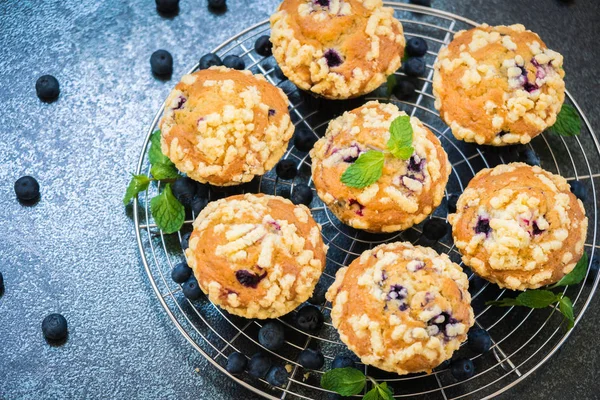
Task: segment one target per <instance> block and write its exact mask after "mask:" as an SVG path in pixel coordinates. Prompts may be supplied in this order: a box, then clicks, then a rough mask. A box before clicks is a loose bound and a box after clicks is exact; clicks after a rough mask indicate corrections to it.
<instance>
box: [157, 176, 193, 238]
mask: <svg viewBox="0 0 600 400" xmlns="http://www.w3.org/2000/svg"><path fill="white" fill-rule="evenodd" d="M150 211H151V212H152V217H154V222H156V226H158V227H159V228H160V229H161V230H162V231H164V232H165V233H174V232H177V231H178V230H179V229H180V228H181V226H182V225H183V222H184V221H185V208H184V207H183V205H182V204H181V203H180V202H179V201H178V200H177V199H176V198H175V196H173V192H172V191H171V184H169V183H167V185H166V186H165V189H164V190H163V191H162V192H161V194H159V195H158V196H155V197H154V198H153V199H152V200H150Z"/></svg>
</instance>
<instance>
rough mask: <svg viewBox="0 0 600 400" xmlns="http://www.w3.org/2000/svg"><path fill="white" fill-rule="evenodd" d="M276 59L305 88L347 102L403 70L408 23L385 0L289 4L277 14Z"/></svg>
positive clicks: (300, 0) (273, 18)
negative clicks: (404, 23)
mask: <svg viewBox="0 0 600 400" xmlns="http://www.w3.org/2000/svg"><path fill="white" fill-rule="evenodd" d="M271 42H272V43H273V55H274V56H275V59H276V60H277V63H278V64H279V66H280V67H281V70H282V71H283V73H284V74H285V75H286V76H287V77H288V78H289V79H290V81H292V82H293V83H294V84H296V85H297V86H298V87H300V88H301V89H304V90H310V91H311V92H313V93H315V94H317V95H320V96H323V97H326V98H329V99H347V98H351V97H358V96H360V95H363V94H365V93H369V92H371V91H373V90H375V89H376V88H377V87H379V86H380V85H381V84H382V83H384V82H385V80H386V77H387V76H388V75H391V74H393V73H394V71H396V70H397V69H398V68H399V67H400V60H401V58H402V55H403V54H404V45H405V40H404V35H403V30H402V25H401V24H400V22H399V21H398V20H396V19H395V18H394V10H393V9H391V8H387V7H383V3H382V1H381V0H284V1H283V2H282V3H281V4H280V6H279V8H278V10H277V12H276V13H275V14H273V15H272V16H271Z"/></svg>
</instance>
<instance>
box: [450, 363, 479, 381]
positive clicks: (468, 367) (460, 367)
mask: <svg viewBox="0 0 600 400" xmlns="http://www.w3.org/2000/svg"><path fill="white" fill-rule="evenodd" d="M450 372H451V373H452V376H453V377H454V378H455V379H457V380H459V381H462V380H464V379H468V378H470V377H472V376H473V375H474V374H475V365H473V361H471V360H469V359H468V358H459V359H457V360H453V361H452V362H451V363H450Z"/></svg>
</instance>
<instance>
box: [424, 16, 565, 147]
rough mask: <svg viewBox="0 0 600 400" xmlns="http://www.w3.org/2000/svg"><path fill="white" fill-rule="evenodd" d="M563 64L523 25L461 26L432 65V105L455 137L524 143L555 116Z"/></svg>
mask: <svg viewBox="0 0 600 400" xmlns="http://www.w3.org/2000/svg"><path fill="white" fill-rule="evenodd" d="M562 64H563V57H562V56H561V55H560V54H559V53H557V52H555V51H552V50H550V49H548V48H547V46H546V45H545V44H544V42H543V41H542V40H541V39H540V37H539V36H538V35H537V34H535V33H534V32H531V31H529V30H526V29H525V27H524V26H523V25H512V26H496V27H492V26H489V25H485V24H484V25H481V26H479V27H477V28H473V29H471V30H468V31H460V32H458V33H457V34H456V35H455V36H454V40H452V42H451V43H450V44H449V45H448V47H446V48H444V49H443V50H441V51H440V53H439V57H438V59H437V61H436V63H435V65H434V77H433V94H434V95H435V98H436V101H435V107H436V108H437V109H438V110H439V111H440V117H441V118H442V119H443V120H444V122H446V124H448V126H450V128H451V129H452V133H453V134H454V136H456V138H457V139H460V140H464V141H467V142H476V143H478V144H487V145H494V146H504V145H510V144H515V143H522V144H525V143H528V142H530V141H531V139H532V138H534V137H535V136H537V135H539V134H540V133H542V132H543V131H544V130H545V129H546V128H548V127H550V126H552V125H553V124H554V123H555V121H556V116H557V114H558V112H559V111H560V109H561V107H562V104H563V101H564V98H565V83H564V81H563V78H564V76H565V72H564V70H563V68H562Z"/></svg>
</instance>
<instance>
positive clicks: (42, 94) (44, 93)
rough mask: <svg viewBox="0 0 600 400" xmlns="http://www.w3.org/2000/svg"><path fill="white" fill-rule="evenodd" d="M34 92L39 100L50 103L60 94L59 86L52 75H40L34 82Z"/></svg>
mask: <svg viewBox="0 0 600 400" xmlns="http://www.w3.org/2000/svg"><path fill="white" fill-rule="evenodd" d="M35 92H36V94H37V96H38V97H39V99H40V100H42V101H52V100H54V99H56V98H57V97H58V95H59V94H60V85H59V84H58V80H57V79H56V78H55V77H53V76H52V75H42V76H40V77H39V78H38V80H37V81H36V82H35Z"/></svg>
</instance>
